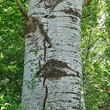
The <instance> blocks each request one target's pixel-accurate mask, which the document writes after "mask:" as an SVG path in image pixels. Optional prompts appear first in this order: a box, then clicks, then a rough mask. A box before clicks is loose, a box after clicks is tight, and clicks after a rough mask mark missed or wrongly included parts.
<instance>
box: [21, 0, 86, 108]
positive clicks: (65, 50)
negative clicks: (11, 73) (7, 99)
mask: <svg viewBox="0 0 110 110" xmlns="http://www.w3.org/2000/svg"><path fill="white" fill-rule="evenodd" d="M81 13H82V0H30V1H29V16H30V17H29V19H28V22H27V27H26V28H27V31H26V33H25V62H24V83H23V92H22V104H24V107H25V110H47V109H45V108H48V110H79V109H80V107H81V106H82V107H84V103H83V97H82V96H81V94H82V93H81V90H80V88H81V86H80V84H82V69H81V58H80V32H81V29H80V21H81ZM35 75H36V76H37V77H35ZM84 109H85V108H83V110H84Z"/></svg>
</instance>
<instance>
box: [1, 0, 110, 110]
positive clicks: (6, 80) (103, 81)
mask: <svg viewBox="0 0 110 110" xmlns="http://www.w3.org/2000/svg"><path fill="white" fill-rule="evenodd" d="M19 1H20V0H19ZM20 2H21V4H22V5H23V6H24V9H26V10H27V8H26V4H27V2H26V1H25V0H21V1H20ZM109 6H110V1H109V0H102V1H101V0H100V1H99V0H94V2H92V3H91V5H89V6H88V7H86V8H84V10H83V14H82V24H81V28H82V33H81V49H82V51H81V52H82V67H83V79H84V93H85V103H86V110H109V109H110V103H109V102H110V97H109V96H110V8H109ZM102 18H103V19H102ZM24 28H25V22H24V19H23V18H22V17H21V14H20V12H19V10H18V6H17V4H16V2H15V0H11V1H7V0H0V107H1V109H3V110H19V109H21V105H20V103H21V89H22V79H23V66H24V65H23V61H24V38H23V36H24ZM3 96H4V97H3Z"/></svg>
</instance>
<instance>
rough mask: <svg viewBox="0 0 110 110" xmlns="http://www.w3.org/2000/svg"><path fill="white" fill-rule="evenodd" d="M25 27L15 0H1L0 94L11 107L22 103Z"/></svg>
mask: <svg viewBox="0 0 110 110" xmlns="http://www.w3.org/2000/svg"><path fill="white" fill-rule="evenodd" d="M22 3H25V2H23V1H22ZM24 26H25V22H24V20H23V18H22V17H21V14H20V13H19V10H18V7H17V4H16V2H15V0H11V1H7V0H0V93H1V95H4V97H5V99H4V100H3V101H4V102H5V103H9V104H11V105H12V104H14V105H15V104H17V105H18V104H19V103H20V102H21V88H22V79H23V78H22V76H23V66H24V65H23V61H24V38H23V37H24ZM10 100H12V101H11V102H10ZM12 106H13V105H12ZM10 107H11V106H10ZM11 110H12V109H11ZM14 110H15V109H14Z"/></svg>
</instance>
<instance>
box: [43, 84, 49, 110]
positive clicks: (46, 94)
mask: <svg viewBox="0 0 110 110" xmlns="http://www.w3.org/2000/svg"><path fill="white" fill-rule="evenodd" d="M47 97H48V87H47V85H46V89H45V98H44V102H43V110H45V106H46V100H47Z"/></svg>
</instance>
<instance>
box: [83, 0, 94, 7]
mask: <svg viewBox="0 0 110 110" xmlns="http://www.w3.org/2000/svg"><path fill="white" fill-rule="evenodd" d="M92 1H93V0H83V5H82V8H84V7H86V6H88V5H89V4H90V3H91V2H92Z"/></svg>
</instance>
